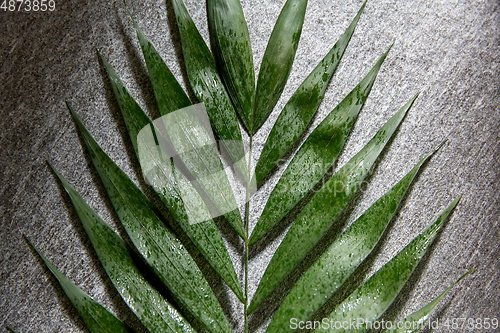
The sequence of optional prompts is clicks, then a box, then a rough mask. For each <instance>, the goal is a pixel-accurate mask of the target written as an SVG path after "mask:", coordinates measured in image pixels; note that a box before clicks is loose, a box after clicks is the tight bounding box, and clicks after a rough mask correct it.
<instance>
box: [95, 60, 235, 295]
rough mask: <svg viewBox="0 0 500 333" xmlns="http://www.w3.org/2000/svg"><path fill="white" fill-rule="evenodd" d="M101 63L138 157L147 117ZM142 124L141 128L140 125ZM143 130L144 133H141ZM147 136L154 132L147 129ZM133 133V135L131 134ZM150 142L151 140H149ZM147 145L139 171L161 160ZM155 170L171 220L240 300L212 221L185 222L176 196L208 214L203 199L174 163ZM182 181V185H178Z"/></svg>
mask: <svg viewBox="0 0 500 333" xmlns="http://www.w3.org/2000/svg"><path fill="white" fill-rule="evenodd" d="M103 62H104V65H105V67H106V70H107V72H108V76H109V78H110V81H111V85H112V87H113V91H114V92H115V97H116V99H117V101H118V105H119V106H120V109H121V111H122V115H123V118H124V120H125V123H126V125H127V129H128V130H129V136H130V138H131V140H132V143H133V145H134V148H135V151H136V155H137V156H138V157H139V144H140V143H139V142H138V140H137V138H138V135H139V133H140V131H141V129H142V128H144V127H146V126H152V125H153V124H152V122H151V120H150V119H149V118H148V116H147V115H146V114H145V113H144V111H142V109H141V107H140V106H139V105H138V104H137V102H136V101H135V100H134V99H133V98H132V96H131V95H130V94H129V92H128V91H127V89H126V88H125V86H124V85H123V83H122V82H121V80H120V78H119V77H118V75H117V74H116V73H115V71H114V70H113V69H112V68H111V66H109V64H108V63H107V62H106V61H105V60H104V59H103ZM140 126H142V127H140ZM143 133H144V132H143ZM150 133H151V135H152V134H153V133H155V131H154V130H153V131H151V132H150ZM134 135H135V136H134ZM149 141H151V140H149ZM143 147H144V146H143ZM151 148H152V147H151V145H150V144H148V145H146V146H145V149H142V151H143V152H149V154H148V156H147V157H144V156H143V158H139V160H140V161H141V163H142V168H143V172H146V171H147V170H148V167H145V165H144V164H145V163H146V164H147V163H148V161H149V162H151V163H153V164H155V165H156V163H161V161H157V153H158V151H157V150H154V151H150V149H151ZM155 170H163V171H165V172H166V173H161V174H159V176H161V177H162V179H161V181H162V182H163V183H164V186H160V187H153V188H154V189H155V191H156V193H157V194H158V196H159V197H160V199H161V200H162V202H163V203H164V204H165V206H166V207H167V208H168V210H169V212H170V214H172V216H173V217H174V219H175V221H176V222H177V223H178V224H179V225H180V227H181V228H182V230H183V231H184V232H185V233H186V235H187V236H188V237H189V238H190V239H191V241H192V242H193V243H194V244H195V245H196V247H197V248H198V250H199V251H200V253H201V254H202V255H203V257H204V258H205V259H206V260H207V261H208V263H209V264H210V265H211V266H212V267H213V268H214V270H215V271H216V272H217V273H218V274H219V275H220V276H221V277H222V279H224V281H225V282H226V283H227V284H228V286H229V287H230V288H231V290H233V292H234V293H235V294H236V296H237V297H238V298H239V299H240V300H242V299H243V293H242V291H241V287H240V285H239V282H238V278H237V276H236V273H235V271H234V268H233V265H232V262H231V259H230V257H229V254H228V253H227V250H226V247H225V245H224V242H223V240H222V237H221V235H220V233H219V232H218V229H217V227H216V226H215V224H214V222H213V220H211V219H209V218H208V219H206V220H205V221H204V222H203V223H196V224H191V223H190V222H189V216H188V215H189V214H188V213H189V211H190V206H186V204H188V203H186V202H184V201H183V200H182V196H181V195H180V193H181V191H184V192H188V193H190V195H189V197H190V198H191V200H190V203H193V202H194V203H196V207H197V210H198V211H200V210H202V212H198V215H199V214H201V215H203V216H206V217H209V216H210V214H209V212H208V210H207V208H206V206H205V203H204V202H203V200H202V198H201V197H200V196H199V195H198V192H197V191H196V189H195V188H194V187H193V186H192V185H191V183H190V182H189V181H188V180H187V179H186V177H185V176H184V175H183V174H182V172H180V171H179V170H177V168H176V166H175V165H171V166H170V167H169V168H168V170H165V169H164V168H161V167H158V168H157V167H156V166H155ZM179 184H182V187H179Z"/></svg>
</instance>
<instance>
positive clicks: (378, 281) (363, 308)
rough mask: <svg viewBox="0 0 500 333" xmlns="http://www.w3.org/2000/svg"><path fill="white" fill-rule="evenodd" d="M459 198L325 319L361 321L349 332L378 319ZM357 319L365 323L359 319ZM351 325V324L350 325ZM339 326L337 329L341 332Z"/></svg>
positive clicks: (357, 330)
mask: <svg viewBox="0 0 500 333" xmlns="http://www.w3.org/2000/svg"><path fill="white" fill-rule="evenodd" d="M459 200H460V197H459V198H457V199H455V200H454V201H453V202H452V203H451V204H450V205H449V206H448V207H447V208H446V209H445V210H444V211H443V212H442V213H441V215H439V217H438V218H437V219H436V221H435V222H434V223H432V224H431V225H430V226H428V227H427V228H426V229H425V230H423V231H422V232H421V233H420V235H418V236H417V237H415V238H414V239H413V240H412V241H411V242H410V243H409V244H408V245H407V246H406V247H405V248H404V249H403V250H401V251H400V252H399V253H398V254H397V255H396V256H395V257H394V258H392V259H391V260H390V261H389V262H388V263H386V264H385V265H384V266H382V268H380V269H379V270H378V271H377V272H376V273H375V274H373V275H372V276H371V277H370V278H369V279H368V280H366V281H365V282H364V283H363V284H361V285H360V286H359V287H358V288H357V289H356V290H355V291H354V292H353V293H352V294H351V295H350V296H349V297H348V298H347V299H346V300H345V301H344V302H343V303H342V304H340V305H339V306H338V307H337V308H336V309H335V310H334V312H333V313H332V314H331V315H330V316H329V317H328V318H327V319H328V321H329V322H331V321H333V322H335V321H338V320H340V321H342V322H344V321H347V322H349V323H350V322H352V321H354V322H355V323H356V324H358V323H359V324H360V325H359V326H358V327H356V329H349V330H348V331H349V332H365V331H367V329H366V327H368V328H370V326H367V325H369V322H373V321H375V320H377V319H378V318H379V317H380V316H382V314H383V313H384V312H385V310H387V308H388V307H389V306H390V305H391V303H392V302H393V301H394V299H395V298H396V296H397V295H398V294H399V292H400V291H401V289H402V288H403V286H404V285H405V284H406V281H408V279H409V278H410V276H411V274H412V273H413V270H414V269H415V267H416V266H417V264H418V263H419V262H420V259H421V258H422V257H423V256H424V254H425V253H426V252H427V249H428V247H429V245H430V244H431V243H432V241H433V240H434V238H435V237H436V234H437V233H438V231H439V229H441V226H442V224H443V222H444V221H445V220H446V218H447V217H448V215H449V214H450V213H451V211H452V210H453V208H454V207H455V206H456V205H457V203H458V201H459ZM360 319H362V321H364V323H361V322H360ZM350 328H352V327H350ZM344 331H346V330H344V329H340V330H336V332H344Z"/></svg>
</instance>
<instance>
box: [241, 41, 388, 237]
mask: <svg viewBox="0 0 500 333" xmlns="http://www.w3.org/2000/svg"><path fill="white" fill-rule="evenodd" d="M390 49H391V48H389V49H388V50H387V51H386V52H385V53H384V54H383V55H382V56H381V57H380V58H379V60H378V61H377V63H376V64H375V65H374V66H373V68H372V69H371V70H370V71H369V72H368V74H367V75H366V76H365V77H364V78H363V80H361V82H360V83H359V84H358V85H357V86H356V87H355V88H354V89H353V90H352V91H351V92H350V93H349V94H348V95H347V96H346V97H345V98H344V99H343V100H342V102H340V103H339V104H338V105H337V106H336V107H335V108H334V109H333V110H332V111H331V112H330V114H329V115H328V116H327V117H326V118H325V119H324V120H323V121H322V122H321V123H320V124H319V125H318V127H316V128H315V129H314V131H313V132H312V133H311V134H310V135H309V137H308V138H307V139H306V141H305V142H304V143H303V144H302V146H301V147H300V149H299V150H298V151H297V153H296V154H295V156H294V157H293V159H292V161H291V162H290V164H289V165H288V166H287V168H286V170H285V172H284V173H283V175H282V176H281V178H280V180H279V181H278V183H277V184H276V186H275V187H274V189H273V191H272V192H271V195H270V196H269V199H268V201H267V203H266V207H265V208H264V211H263V212H262V215H261V217H260V219H259V221H258V222H257V225H256V226H255V228H254V230H253V231H252V235H251V237H250V244H254V243H256V242H257V241H258V240H259V239H260V238H261V237H262V236H264V235H265V234H266V233H267V232H268V231H269V230H271V228H272V227H273V226H275V225H276V224H277V223H278V222H279V221H281V219H282V218H283V217H284V216H285V215H286V214H287V213H288V212H290V210H292V208H293V207H295V205H296V204H297V203H298V202H299V201H300V200H301V199H302V198H303V197H304V195H306V194H307V193H308V192H309V191H310V190H311V189H312V188H313V187H314V185H316V184H317V183H318V181H319V180H320V179H321V177H323V176H324V174H325V173H326V171H327V170H328V169H329V168H330V167H331V166H332V165H333V164H334V163H335V161H336V160H337V157H338V155H339V154H340V151H341V150H342V147H343V146H344V143H345V141H346V140H347V137H348V136H349V133H350V131H351V128H352V125H353V124H354V121H355V120H356V118H357V116H358V114H359V111H360V110H361V108H362V106H363V104H364V102H365V100H366V98H367V97H368V94H369V93H370V90H371V88H372V86H373V83H374V81H375V78H376V77H377V74H378V71H379V69H380V66H382V63H383V62H384V60H385V57H386V56H387V53H388V52H389V51H390Z"/></svg>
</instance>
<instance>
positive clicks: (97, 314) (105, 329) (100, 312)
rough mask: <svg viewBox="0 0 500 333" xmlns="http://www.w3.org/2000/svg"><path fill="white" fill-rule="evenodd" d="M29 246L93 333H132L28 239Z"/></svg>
mask: <svg viewBox="0 0 500 333" xmlns="http://www.w3.org/2000/svg"><path fill="white" fill-rule="evenodd" d="M26 239H27V240H28V242H29V244H30V245H31V246H32V247H33V249H35V251H36V252H37V253H38V255H39V256H40V258H42V260H43V262H44V263H45V266H47V268H48V269H49V270H50V272H51V273H52V275H54V277H55V278H56V279H57V281H58V282H59V284H60V285H61V287H62V289H63V290H64V293H65V294H66V296H68V298H69V300H70V301H71V303H72V304H73V306H74V307H75V309H76V311H78V314H79V315H80V317H82V319H83V321H84V322H85V324H86V325H87V327H88V329H89V330H90V331H91V332H92V333H120V332H123V333H127V332H132V330H131V329H130V328H128V327H127V325H125V324H124V323H123V322H122V321H121V320H120V319H118V318H116V316H115V315H114V314H112V313H111V312H109V311H108V310H107V309H106V308H105V307H103V306H102V305H101V304H99V303H98V302H96V301H95V300H94V299H93V298H92V297H90V296H89V295H87V293H85V292H84V291H83V290H81V289H80V288H78V286H77V285H76V284H74V283H73V281H71V280H70V279H68V278H67V277H66V276H65V275H64V274H63V273H61V272H60V271H59V270H58V269H57V268H56V267H55V266H54V265H53V264H52V263H51V262H50V261H49V260H48V259H47V258H45V256H44V255H43V254H42V252H40V250H39V249H37V248H36V246H35V245H33V243H32V242H31V241H30V240H29V239H28V238H27V237H26Z"/></svg>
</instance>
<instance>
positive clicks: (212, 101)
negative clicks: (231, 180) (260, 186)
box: [172, 0, 247, 175]
mask: <svg viewBox="0 0 500 333" xmlns="http://www.w3.org/2000/svg"><path fill="white" fill-rule="evenodd" d="M172 5H173V7H174V11H175V17H176V20H177V26H178V28H179V33H180V36H181V44H182V53H183V56H184V62H185V64H186V72H187V75H188V78H189V83H190V85H191V88H192V89H193V92H194V93H195V95H196V97H197V98H198V100H199V101H200V102H202V103H204V104H205V107H206V108H207V113H208V116H209V118H210V122H211V124H212V127H213V129H214V132H215V134H216V136H217V138H218V139H219V140H222V143H223V144H224V145H225V148H226V149H227V150H228V153H229V155H230V156H231V159H232V160H233V161H235V162H236V161H240V160H241V159H242V158H243V157H244V156H245V154H244V150H243V145H233V144H226V142H225V141H229V142H241V141H242V138H241V132H240V127H239V123H238V119H237V116H236V112H235V110H234V108H233V106H232V104H231V100H230V98H229V95H228V94H227V92H226V89H225V87H224V84H223V83H222V80H221V79H220V77H219V74H218V72H217V66H216V64H215V59H214V57H213V55H212V53H211V52H210V49H209V48H208V46H207V45H206V44H205V41H204V40H203V37H202V36H201V35H200V32H199V31H198V29H197V28H196V26H195V24H194V22H193V20H192V18H191V16H189V13H188V11H187V8H186V6H185V5H184V2H183V1H182V0H172ZM240 171H242V172H243V173H244V175H246V174H247V173H246V169H245V168H244V166H243V165H240Z"/></svg>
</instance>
